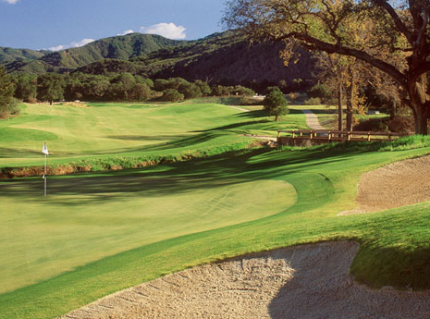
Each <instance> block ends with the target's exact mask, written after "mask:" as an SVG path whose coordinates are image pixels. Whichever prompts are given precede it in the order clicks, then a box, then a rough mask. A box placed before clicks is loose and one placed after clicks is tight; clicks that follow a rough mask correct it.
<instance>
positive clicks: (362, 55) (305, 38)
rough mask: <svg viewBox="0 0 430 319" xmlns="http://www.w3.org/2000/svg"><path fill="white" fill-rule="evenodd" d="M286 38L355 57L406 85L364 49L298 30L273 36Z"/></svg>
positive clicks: (392, 69) (402, 76)
mask: <svg viewBox="0 0 430 319" xmlns="http://www.w3.org/2000/svg"><path fill="white" fill-rule="evenodd" d="M287 38H296V39H298V40H300V41H302V42H305V43H304V44H305V46H306V47H307V48H309V49H311V50H321V51H324V52H327V53H338V54H343V55H349V56H353V57H356V58H357V59H359V60H362V61H364V62H367V63H369V64H371V65H372V66H374V67H376V68H378V69H379V70H381V71H383V72H385V73H387V74H388V75H390V76H391V77H392V78H393V79H394V80H395V81H396V82H397V83H398V84H400V85H401V86H402V87H406V85H407V83H406V76H405V74H403V73H402V72H400V71H399V70H398V69H397V68H396V67H394V66H393V65H391V64H389V63H387V62H385V61H383V60H380V59H378V58H375V57H373V56H371V55H370V54H368V53H367V52H365V51H360V50H357V49H354V48H350V47H346V46H343V45H340V44H339V43H337V44H331V43H328V42H324V41H321V40H319V39H316V38H314V37H312V36H310V35H307V34H303V33H298V32H291V33H288V34H286V35H284V36H282V37H278V38H275V40H284V39H287ZM429 64H430V62H429Z"/></svg>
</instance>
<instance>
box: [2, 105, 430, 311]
mask: <svg viewBox="0 0 430 319" xmlns="http://www.w3.org/2000/svg"><path fill="white" fill-rule="evenodd" d="M189 105H194V106H195V107H200V106H201V104H199V103H194V104H193V103H190V104H189ZM189 105H187V106H189ZM182 106H184V105H183V104H177V105H171V106H170V108H171V109H170V110H167V107H169V106H166V105H164V106H162V107H158V106H151V108H152V110H153V111H154V112H158V113H156V115H157V114H158V116H159V117H160V118H161V117H168V116H169V114H170V112H176V116H177V117H180V114H181V112H182V111H183V112H188V111H190V112H192V107H191V109H188V110H183V109H182V108H181V107H182ZM176 107H178V109H176ZM213 107H216V108H219V109H220V110H223V112H224V111H226V112H233V113H232V114H230V115H225V117H224V122H222V123H213V127H210V126H211V125H212V124H211V125H209V124H208V126H209V127H207V128H206V129H204V130H202V131H201V132H192V134H189V136H186V137H183V138H180V139H176V140H173V141H172V142H170V143H171V146H172V147H171V149H169V148H167V147H166V146H163V145H161V144H159V143H158V144H157V143H155V144H153V145H147V146H145V149H146V150H148V149H149V150H152V151H154V152H156V153H158V154H160V153H161V152H166V154H168V153H169V150H170V151H172V150H173V152H174V151H175V150H177V149H179V148H192V147H195V148H196V150H198V149H199V148H200V147H202V146H208V144H207V143H208V140H210V138H211V136H212V135H217V136H218V137H222V138H223V139H225V140H223V142H222V143H220V144H219V145H225V144H223V143H227V142H228V139H234V138H236V136H237V134H241V133H243V132H246V131H248V132H249V131H254V132H256V131H266V130H267V131H268V132H271V131H272V130H273V129H274V128H275V126H274V125H285V126H288V127H294V126H300V125H303V122H304V116H303V115H302V114H299V113H298V112H297V113H294V112H293V113H292V114H291V116H290V115H289V116H287V117H286V118H285V121H284V122H282V123H275V124H273V122H271V121H267V118H266V119H265V118H262V117H260V116H259V115H258V114H255V113H253V112H250V113H251V114H249V113H246V114H243V113H242V114H241V113H235V111H234V110H232V109H227V110H225V109H223V108H224V107H226V106H222V105H221V106H220V105H218V104H217V105H216V106H213ZM105 108H106V107H105V106H100V107H97V108H96V107H94V109H97V110H100V113H97V112H96V113H97V117H100V116H102V114H103V112H102V111H104V110H105ZM107 108H108V109H107V111H108V112H109V108H117V109H118V110H119V111H118V114H120V113H121V112H123V110H130V109H131V110H134V109H135V108H136V109H137V110H140V108H141V107H138V106H125V105H123V104H121V105H119V106H109V107H107ZM164 108H166V109H164ZM85 110H87V109H85ZM92 111H93V112H94V110H92ZM201 111H203V112H206V111H207V110H206V106H205V105H203V106H202V109H201ZM70 112H75V110H71V111H70ZM112 112H113V111H112ZM195 112H196V113H195V114H194V115H192V116H191V117H198V118H199V117H202V116H203V115H202V114H201V112H199V111H198V110H195ZM256 112H258V111H256ZM112 114H116V113H115V112H113V113H112ZM163 114H164V115H163ZM156 115H154V116H156ZM44 116H50V115H49V114H45V115H44ZM111 116H112V115H111ZM117 117H118V118H119V119H121V118H120V117H119V116H117ZM42 118H43V117H42ZM114 118H115V117H114ZM19 120H20V118H17V119H14V121H19ZM113 121H115V120H113ZM208 121H209V120H208ZM230 121H231V122H230ZM3 125H4V124H3ZM51 125H52V126H53V124H51ZM76 125H78V124H76ZM163 125H164V124H163ZM179 125H180V124H179ZM189 125H191V124H189ZM23 128H24V127H23ZM25 129H31V128H30V127H25ZM104 129H106V126H101V128H99V129H97V131H98V132H99V131H103V130H104ZM118 129H119V128H118ZM160 130H161V128H160ZM70 131H71V132H73V130H72V129H70ZM50 132H51V131H50ZM223 132H226V133H223ZM51 133H52V132H51ZM93 133H94V134H95V132H93ZM127 134H128V133H127ZM223 134H224V135H223ZM60 135H61V136H66V135H67V134H65V133H64V132H63V133H62V134H60ZM63 138H65V137H63ZM87 140H88V141H89V140H90V138H89V137H87ZM70 143H72V142H71V141H70ZM109 143H112V141H110V142H109ZM13 144H15V143H13ZM71 145H72V144H71ZM196 145H197V146H196ZM164 147H166V148H164ZM132 148H133V147H132ZM107 149H108V147H107ZM11 152H14V151H13V150H12V151H11ZM81 152H82V153H80V155H79V156H81V157H85V156H84V154H85V151H84V149H81ZM133 152H136V154H137V153H138V152H139V150H136V149H135V150H132V151H131V153H133ZM429 153H430V139H429V138H427V137H410V138H407V139H402V140H400V141H394V142H393V143H389V142H386V143H373V144H370V145H368V144H351V145H349V146H334V145H325V146H319V147H314V148H311V149H307V150H299V149H294V148H284V149H280V150H276V149H267V148H264V149H246V150H241V151H234V152H228V153H224V154H220V155H216V156H212V157H209V158H206V159H199V160H192V161H189V162H183V163H171V164H169V165H161V166H157V167H152V168H149V169H144V170H126V171H120V172H111V173H103V174H102V173H98V174H92V175H78V176H68V177H56V178H50V179H49V180H48V185H49V197H48V198H46V199H44V198H42V197H41V195H42V193H43V191H42V181H41V180H40V179H39V178H28V179H21V180H12V181H3V182H0V201H1V204H2V205H1V213H0V256H2V258H1V259H0V282H2V286H1V289H2V290H1V291H2V292H3V293H2V294H0V318H2V319H3V318H4V319H6V318H7V319H14V318H54V317H56V316H59V315H62V314H65V313H67V312H68V311H70V310H73V309H75V308H78V307H80V306H82V305H85V304H87V303H89V302H91V301H94V300H96V299H98V298H100V297H102V296H105V295H106V294H109V293H112V292H115V291H118V290H120V289H123V288H126V287H130V286H133V285H137V284H139V283H141V282H143V281H148V280H151V279H154V278H157V277H159V276H161V275H163V274H166V273H170V272H173V271H177V270H181V269H184V268H187V267H192V266H195V265H199V264H202V263H207V262H211V261H214V260H219V259H223V258H227V257H232V256H237V255H240V254H246V253H250V252H257V251H264V250H269V249H275V248H278V247H283V246H290V245H295V244H301V243H309V242H318V241H326V240H338V239H348V240H356V241H358V242H360V243H361V248H360V251H359V254H358V256H357V258H356V259H355V261H354V264H353V268H352V272H353V274H354V275H355V276H356V278H358V279H359V280H360V281H362V282H365V283H367V284H369V285H371V286H375V287H380V286H383V285H393V286H396V287H400V288H408V287H413V288H416V289H424V288H430V273H429V271H428V267H427V266H426V265H428V263H429V262H430V260H429V256H430V240H429V239H430V227H429V226H430V210H429V208H430V203H422V204H418V205H413V206H407V207H403V208H398V209H393V210H390V211H386V212H381V213H374V214H366V215H357V216H344V217H338V216H337V214H338V213H339V212H341V211H343V210H348V209H351V208H353V207H354V199H355V196H356V189H357V188H356V185H357V182H358V179H359V177H360V175H361V174H362V173H363V172H366V171H369V170H372V169H375V168H377V167H380V166H382V165H385V164H388V163H391V162H394V161H397V160H401V159H405V158H410V157H415V156H421V155H424V154H429ZM113 154H115V153H113ZM123 154H124V153H123ZM101 155H103V154H101ZM109 156H112V154H111V155H109ZM66 159H68V158H66ZM5 256H6V257H5Z"/></svg>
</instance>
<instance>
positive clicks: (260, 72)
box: [78, 31, 315, 89]
mask: <svg viewBox="0 0 430 319" xmlns="http://www.w3.org/2000/svg"><path fill="white" fill-rule="evenodd" d="M281 49H282V44H280V43H255V44H252V45H251V44H250V43H249V42H248V41H246V39H245V38H243V37H241V36H239V35H238V34H236V33H234V32H231V31H227V32H224V33H217V34H214V35H211V36H209V37H206V38H203V39H200V40H197V41H192V42H188V43H187V44H184V45H182V46H178V47H169V48H165V49H161V50H159V51H155V52H152V53H150V54H148V55H145V56H142V57H139V58H134V59H132V60H130V61H118V60H103V61H99V62H96V63H93V64H90V65H87V66H85V67H83V68H80V69H78V71H79V72H83V73H88V74H103V75H107V74H110V73H119V72H129V73H132V74H139V75H144V76H148V77H151V78H169V77H182V78H185V79H187V80H189V81H194V80H197V79H200V80H208V81H210V83H211V84H223V85H233V84H242V85H246V86H250V87H254V88H258V87H266V86H267V85H273V84H274V85H280V82H281V81H285V82H284V83H283V85H285V86H288V87H289V88H294V87H296V88H297V89H300V87H302V86H308V85H310V84H312V83H313V82H314V76H313V74H312V72H313V71H314V70H315V63H314V60H313V58H312V55H311V54H310V53H309V52H307V51H305V50H303V49H299V50H298V51H297V52H296V54H295V57H294V58H295V59H296V58H297V57H298V56H300V58H299V59H297V61H295V62H297V63H290V64H289V66H288V67H285V65H284V61H283V60H282V59H281V58H280V57H279V51H280V50H281Z"/></svg>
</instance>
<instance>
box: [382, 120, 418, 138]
mask: <svg viewBox="0 0 430 319" xmlns="http://www.w3.org/2000/svg"><path fill="white" fill-rule="evenodd" d="M387 126H388V127H389V128H390V131H392V132H396V133H400V134H408V133H411V132H414V131H415V123H414V119H413V118H412V116H396V117H394V118H393V119H391V120H389V121H388V122H387Z"/></svg>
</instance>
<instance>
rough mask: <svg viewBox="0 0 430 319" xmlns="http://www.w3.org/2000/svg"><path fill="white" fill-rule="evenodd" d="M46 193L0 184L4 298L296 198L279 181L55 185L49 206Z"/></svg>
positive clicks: (121, 179)
mask: <svg viewBox="0 0 430 319" xmlns="http://www.w3.org/2000/svg"><path fill="white" fill-rule="evenodd" d="M41 186H42V183H41V181H36V180H32V181H15V182H11V183H6V184H0V193H1V194H2V197H1V198H2V200H1V203H2V214H0V256H7V258H2V259H1V261H0V281H1V283H2V284H1V286H0V293H2V292H5V291H10V290H14V289H17V288H19V287H22V286H26V285H30V284H34V283H36V282H39V281H41V280H44V279H48V278H50V277H53V276H55V275H58V274H60V273H62V272H65V271H68V270H72V269H73V268H75V267H76V266H80V265H84V264H86V263H89V262H91V261H95V260H98V259H100V258H103V257H106V256H109V255H114V254H117V253H119V252H122V251H126V250H129V249H132V248H136V247H139V246H142V245H147V244H150V243H154V242H158V241H162V240H165V239H169V238H174V237H179V236H183V235H186V234H191V233H196V232H201V231H205V230H210V229H216V228H220V227H224V226H228V225H233V224H238V223H242V222H246V221H251V220H256V219H259V218H263V217H266V216H270V215H274V214H277V213H280V212H282V211H284V210H285V209H288V208H289V207H291V206H292V205H294V203H295V201H296V198H297V196H296V192H295V190H294V188H293V187H292V186H291V185H290V184H288V183H285V182H283V181H274V180H262V181H258V182H257V181H248V182H243V181H240V180H234V179H224V180H219V181H214V180H213V179H206V180H205V179H197V178H196V179H193V178H192V177H191V178H181V177H148V176H146V175H145V174H132V175H126V176H116V177H92V178H66V179H59V178H57V179H51V180H50V181H49V193H50V195H49V197H48V198H46V199H44V198H41V197H39V195H40V191H41ZM18 198H19V200H17V199H18Z"/></svg>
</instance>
